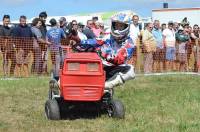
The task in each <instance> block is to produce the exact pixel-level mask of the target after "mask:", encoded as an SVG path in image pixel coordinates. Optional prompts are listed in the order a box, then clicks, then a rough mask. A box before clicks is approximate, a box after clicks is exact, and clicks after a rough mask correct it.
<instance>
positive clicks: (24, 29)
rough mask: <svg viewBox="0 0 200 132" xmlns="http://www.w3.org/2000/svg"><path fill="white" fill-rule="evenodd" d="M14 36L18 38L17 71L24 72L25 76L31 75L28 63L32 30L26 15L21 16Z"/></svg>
mask: <svg viewBox="0 0 200 132" xmlns="http://www.w3.org/2000/svg"><path fill="white" fill-rule="evenodd" d="M13 37H14V38H17V41H16V45H17V46H16V47H17V55H16V61H17V65H16V66H17V67H16V68H17V73H18V76H21V73H24V76H25V77H28V76H29V72H28V63H29V61H30V54H29V53H30V51H31V50H32V37H33V34H32V31H31V28H30V27H29V26H28V25H27V24H26V16H23V15H22V16H20V19H19V25H18V26H17V27H15V28H14V29H13Z"/></svg>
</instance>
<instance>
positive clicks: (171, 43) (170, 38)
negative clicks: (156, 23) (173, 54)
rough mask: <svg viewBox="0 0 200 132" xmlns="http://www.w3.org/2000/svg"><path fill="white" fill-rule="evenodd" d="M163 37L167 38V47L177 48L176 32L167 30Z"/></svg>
mask: <svg viewBox="0 0 200 132" xmlns="http://www.w3.org/2000/svg"><path fill="white" fill-rule="evenodd" d="M163 36H165V37H166V38H165V43H166V46H167V47H175V43H176V37H175V32H174V30H173V29H172V30H170V29H168V28H166V29H165V30H164V31H163Z"/></svg>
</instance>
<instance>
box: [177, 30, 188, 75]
mask: <svg viewBox="0 0 200 132" xmlns="http://www.w3.org/2000/svg"><path fill="white" fill-rule="evenodd" d="M189 39H190V37H189V34H188V33H187V29H184V30H179V31H178V32H177V33H176V40H177V42H178V46H179V47H178V60H179V63H180V65H179V71H181V72H184V71H185V70H186V64H187V50H186V44H187V43H188V42H189Z"/></svg>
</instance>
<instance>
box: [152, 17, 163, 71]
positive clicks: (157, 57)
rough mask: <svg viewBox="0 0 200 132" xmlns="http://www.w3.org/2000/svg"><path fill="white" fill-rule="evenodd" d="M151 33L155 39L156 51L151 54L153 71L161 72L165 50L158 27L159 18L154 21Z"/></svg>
mask: <svg viewBox="0 0 200 132" xmlns="http://www.w3.org/2000/svg"><path fill="white" fill-rule="evenodd" d="M152 34H153V36H154V38H155V40H156V52H154V54H153V60H154V62H153V69H154V71H155V72H157V71H160V72H163V68H164V60H165V55H164V53H165V50H164V45H163V37H162V31H161V28H160V22H159V20H155V21H154V28H153V31H152Z"/></svg>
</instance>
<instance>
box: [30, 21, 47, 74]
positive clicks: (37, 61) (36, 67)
mask: <svg viewBox="0 0 200 132" xmlns="http://www.w3.org/2000/svg"><path fill="white" fill-rule="evenodd" d="M41 26H42V20H41V19H39V18H35V19H33V21H32V28H31V31H32V33H33V36H34V40H33V64H32V73H36V74H41V73H42V71H44V69H42V68H44V67H42V49H41V47H44V46H41V45H47V44H48V43H47V42H46V41H45V39H44V38H43V37H42V32H41V30H40V27H41Z"/></svg>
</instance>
